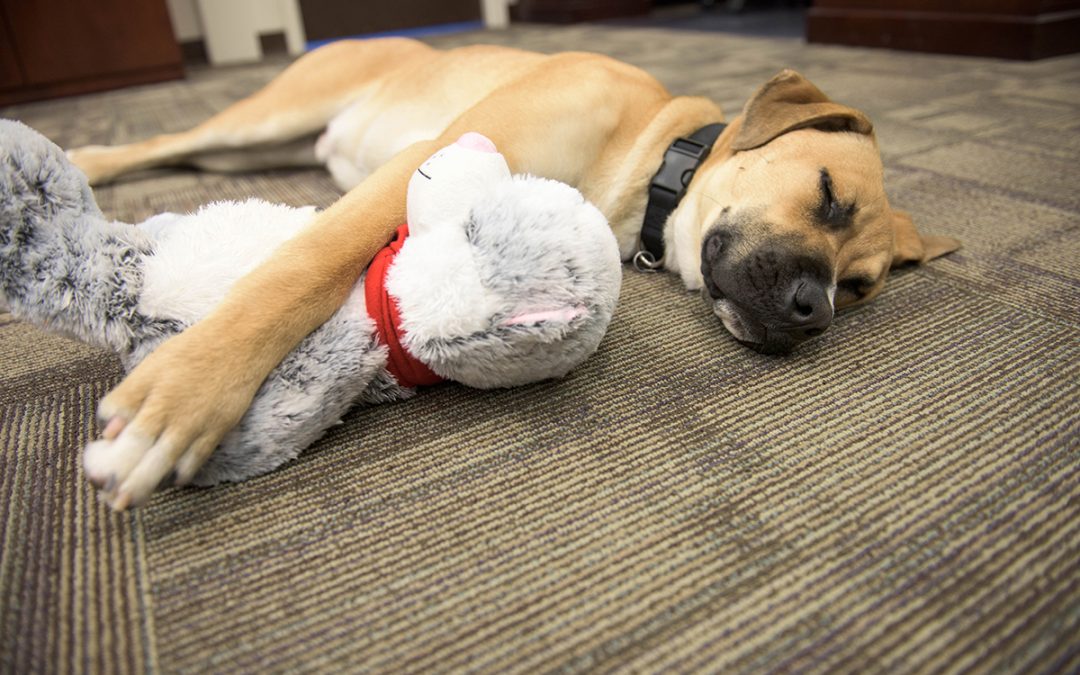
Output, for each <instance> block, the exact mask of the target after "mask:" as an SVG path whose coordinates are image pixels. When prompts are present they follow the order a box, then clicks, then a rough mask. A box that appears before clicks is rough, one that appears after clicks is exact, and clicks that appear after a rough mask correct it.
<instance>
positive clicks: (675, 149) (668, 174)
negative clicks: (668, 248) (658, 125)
mask: <svg viewBox="0 0 1080 675" xmlns="http://www.w3.org/2000/svg"><path fill="white" fill-rule="evenodd" d="M726 126H727V125H726V124H719V123H717V124H710V125H708V126H704V127H702V128H700V129H698V130H697V131H695V132H694V133H692V134H690V135H689V136H685V137H681V138H676V139H675V140H674V141H673V142H672V143H671V145H670V146H668V149H667V152H665V153H664V161H663V163H662V164H661V165H660V170H659V171H657V172H656V175H655V176H653V178H652V181H651V182H650V183H649V203H648V205H647V206H646V207H645V223H644V225H643V226H642V228H641V250H640V251H638V252H637V253H636V254H635V255H634V269H636V270H637V271H639V272H655V271H657V270H659V269H660V268H661V267H663V266H664V224H665V223H666V222H667V219H668V216H670V215H671V213H672V211H674V210H675V207H676V206H678V205H679V200H681V199H682V198H683V195H684V194H686V187H687V186H688V185H690V179H692V178H693V177H694V172H695V171H697V168H698V167H699V166H701V163H702V162H704V161H705V158H706V157H708V156H709V151H710V150H712V146H713V143H715V142H716V139H717V138H718V137H719V136H720V134H721V133H722V132H723V131H724V128H725V127H726Z"/></svg>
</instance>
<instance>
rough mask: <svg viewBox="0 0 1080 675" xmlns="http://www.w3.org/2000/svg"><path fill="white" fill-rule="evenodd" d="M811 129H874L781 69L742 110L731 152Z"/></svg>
mask: <svg viewBox="0 0 1080 675" xmlns="http://www.w3.org/2000/svg"><path fill="white" fill-rule="evenodd" d="M807 127H815V128H820V129H824V130H827V131H854V132H857V133H860V134H869V133H871V132H872V131H873V130H874V126H873V124H871V123H870V120H869V118H867V117H866V115H864V114H862V113H861V112H859V111H858V110H855V109H854V108H849V107H847V106H846V105H840V104H839V103H834V102H832V101H830V100H829V97H828V96H826V95H825V94H823V93H822V91H821V90H820V89H818V88H817V87H815V86H814V85H813V84H811V83H810V81H809V80H807V79H806V78H804V77H803V76H802V75H800V74H798V73H796V72H795V71H794V70H783V71H781V72H779V73H778V74H776V75H775V76H774V77H773V78H772V79H771V80H769V81H768V82H766V83H765V84H764V85H762V87H761V89H758V90H757V92H756V93H755V94H754V95H753V96H752V97H751V98H750V100H749V101H748V102H747V103H746V107H745V108H744V109H743V119H742V126H741V127H740V128H739V131H738V134H737V135H736V136H735V140H734V141H733V142H732V145H731V148H732V150H736V151H739V150H751V149H753V148H756V147H759V146H762V145H765V144H766V143H768V142H769V141H771V140H772V139H774V138H776V137H777V136H780V135H782V134H785V133H787V132H789V131H794V130H795V129H804V128H807Z"/></svg>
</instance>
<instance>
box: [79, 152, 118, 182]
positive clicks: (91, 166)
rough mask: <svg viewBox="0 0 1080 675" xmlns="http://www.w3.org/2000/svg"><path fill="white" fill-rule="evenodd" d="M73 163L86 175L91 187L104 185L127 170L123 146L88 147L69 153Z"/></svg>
mask: <svg viewBox="0 0 1080 675" xmlns="http://www.w3.org/2000/svg"><path fill="white" fill-rule="evenodd" d="M67 157H68V159H69V160H71V163H72V164H74V165H75V166H77V167H79V169H80V170H81V171H82V172H83V173H84V174H86V179H87V180H88V181H89V182H90V185H103V184H105V183H108V182H110V181H112V180H113V179H114V178H116V177H117V176H118V175H120V174H121V173H123V172H124V170H125V162H124V161H123V160H124V159H125V151H124V148H123V146H117V147H110V146H107V145H87V146H83V147H81V148H75V149H73V150H68V151H67Z"/></svg>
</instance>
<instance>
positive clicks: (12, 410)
mask: <svg viewBox="0 0 1080 675" xmlns="http://www.w3.org/2000/svg"><path fill="white" fill-rule="evenodd" d="M481 41H484V42H493V43H500V44H510V45H518V46H522V47H526V48H531V49H538V50H543V51H554V50H563V49H587V50H593V51H600V52H605V53H608V54H611V55H614V56H616V57H619V58H622V59H625V60H627V61H630V62H632V63H635V64H638V65H641V66H643V67H645V68H646V69H648V70H649V71H650V72H652V73H654V74H655V75H656V76H657V77H659V78H660V79H661V80H662V81H663V82H664V83H665V84H667V85H668V86H669V88H670V89H671V90H672V91H674V92H676V93H681V94H705V95H709V96H712V97H713V98H715V99H716V100H717V101H718V102H720V103H721V104H722V105H723V106H724V108H725V110H726V111H727V112H728V114H729V115H734V114H736V113H737V112H738V111H739V109H740V107H741V105H742V104H743V103H744V102H745V100H746V98H747V97H748V96H749V95H750V93H751V92H752V91H753V90H754V89H755V88H756V87H757V86H758V85H760V84H761V83H762V82H764V81H765V80H766V79H767V78H768V77H770V76H771V75H772V74H774V73H775V72H776V71H778V70H779V69H781V68H783V67H792V68H795V69H797V70H799V71H801V72H802V73H803V74H804V75H806V76H808V77H809V78H810V79H811V80H813V81H814V82H815V83H816V84H818V85H819V86H820V87H821V88H822V89H824V90H825V91H826V92H827V93H829V94H830V95H831V96H832V97H833V98H835V99H837V100H840V101H843V102H845V103H848V104H850V105H854V106H856V107H858V108H861V109H862V110H864V111H866V112H867V113H868V114H869V115H870V117H871V118H872V119H873V120H874V121H875V124H876V128H877V134H878V138H879V141H880V144H881V147H882V151H883V155H884V159H885V165H886V174H887V186H888V189H889V192H890V198H891V200H892V202H893V204H894V206H897V207H898V208H902V209H905V210H908V211H910V212H911V213H912V214H913V216H914V218H915V220H916V222H917V223H919V224H920V226H921V227H922V228H923V230H924V231H927V232H934V233H939V234H946V235H951V236H955V237H958V238H960V239H961V240H962V241H963V242H964V248H963V249H962V250H961V251H959V252H957V253H955V254H953V255H950V256H948V257H947V258H944V259H942V260H938V261H934V262H933V263H931V264H929V265H927V266H924V267H920V268H915V269H908V270H902V271H900V272H898V273H896V274H894V275H893V277H892V278H891V279H890V281H889V283H888V286H887V287H886V290H885V292H884V293H883V294H882V295H881V296H880V297H879V298H878V299H877V300H876V301H874V302H873V303H871V304H869V305H868V306H865V307H860V308H857V309H853V310H851V311H846V312H843V313H841V314H840V315H839V316H838V317H837V319H836V321H835V323H834V325H833V326H832V328H830V330H829V332H828V333H826V334H825V335H824V336H823V337H822V338H820V339H817V340H814V341H812V342H810V343H807V344H806V345H804V346H803V347H801V348H800V349H799V351H798V353H797V354H795V355H793V356H790V357H782V358H779V357H768V356H762V355H759V354H755V353H753V352H751V351H749V350H747V349H745V348H743V347H741V346H739V345H737V344H736V343H735V342H734V341H733V340H731V339H730V338H729V337H728V336H727V335H726V334H725V332H724V330H723V328H722V327H721V326H720V324H719V322H718V321H717V320H716V319H715V318H714V317H712V316H710V315H709V314H708V312H707V311H706V309H705V307H704V306H703V303H702V301H701V299H700V298H699V297H697V296H696V295H695V294H691V293H687V292H686V291H685V290H683V289H682V287H681V286H680V284H679V282H678V281H677V280H676V279H675V278H673V277H671V276H667V275H643V274H638V273H635V272H634V271H633V270H631V269H630V268H626V269H625V271H624V287H623V294H622V300H621V303H620V306H619V309H618V311H617V313H616V316H615V319H614V321H613V323H612V325H611V328H610V332H609V335H608V336H607V338H606V339H605V341H604V343H603V345H602V346H601V348H600V350H599V352H598V353H597V354H596V355H595V356H594V357H593V358H591V359H590V360H589V361H588V362H587V363H586V364H585V365H584V366H583V367H581V368H579V369H577V370H576V371H575V372H573V373H572V374H571V375H570V376H569V377H567V378H565V379H564V380H561V381H558V382H547V383H542V384H538V385H534V386H529V387H524V388H520V389H514V390H507V391H498V392H477V391H471V390H468V389H465V388H463V387H460V386H457V385H441V386H437V387H433V388H431V389H430V390H428V391H425V392H422V393H421V395H418V396H416V397H415V398H413V399H411V400H409V401H405V402H401V403H396V404H391V405H383V406H377V407H371V408H364V409H357V410H355V411H353V412H352V413H350V414H349V415H348V417H347V418H346V419H345V421H344V423H343V424H341V425H339V426H337V427H335V428H333V429H332V430H331V431H330V432H329V433H328V434H327V436H326V437H325V438H323V439H322V440H321V441H319V442H318V443H317V444H316V445H315V446H314V447H313V448H311V449H310V450H309V451H307V452H305V453H304V454H302V455H301V457H300V458H299V459H297V460H296V461H294V462H292V463H291V464H289V465H287V466H286V467H284V468H282V469H281V470H279V471H277V472H274V473H272V474H270V475H268V476H265V477H262V478H259V479H256V480H252V481H250V482H247V483H244V484H240V485H231V486H225V487H219V488H213V489H173V490H169V491H165V492H162V493H160V494H158V495H156V496H155V497H154V498H153V499H152V501H151V502H150V503H149V504H148V505H146V506H145V507H144V508H140V509H138V510H136V511H134V512H131V513H125V514H120V515H117V514H112V513H110V512H109V511H108V510H107V509H105V508H104V507H103V505H102V504H100V503H99V502H98V500H97V498H96V495H95V493H94V491H93V490H92V489H91V488H89V487H88V486H87V484H86V482H85V480H84V479H83V476H82V473H81V468H80V461H79V451H80V448H81V447H82V446H83V444H85V443H86V442H87V441H88V440H90V439H91V438H92V436H93V434H94V428H95V427H94V419H93V416H94V407H95V403H96V401H97V400H98V399H99V398H100V397H101V396H103V395H104V393H105V392H106V391H108V389H109V388H110V387H112V386H114V385H115V384H116V383H117V382H118V381H119V378H120V375H121V371H120V368H119V365H118V363H117V361H116V360H115V359H113V358H112V357H111V356H109V355H108V354H106V353H103V352H100V351H98V350H95V349H92V348H89V347H85V346H82V345H80V344H78V343H74V342H71V341H69V340H66V339H63V338H59V337H55V336H50V335H47V334H45V333H43V332H41V331H38V330H36V329H34V328H32V327H30V326H28V325H26V324H23V323H20V322H18V321H15V320H14V319H13V318H12V317H11V316H10V315H8V314H2V313H0V543H2V553H0V670H2V671H4V672H18V673H23V672H110V673H111V672H116V673H123V672H168V673H173V672H215V671H236V672H253V671H259V672H263V671H265V672H284V671H289V672H312V671H324V672H325V671H347V672H392V673H409V672H423V673H427V672H464V671H469V672H487V673H506V672H522V673H534V672H570V673H573V672H725V673H727V672H744V673H760V672H823V673H833V672H852V673H869V672H890V673H895V672H931V671H942V670H944V671H951V672H968V671H976V672H1025V673H1029V672H1030V673H1035V672H1062V671H1070V670H1071V671H1075V670H1076V669H1077V668H1080V639H1078V638H1077V636H1078V635H1080V588H1078V584H1080V555H1078V548H1080V398H1078V394H1080V391H1078V389H1080V388H1078V382H1080V358H1078V357H1080V330H1078V328H1080V321H1078V314H1077V310H1078V308H1080V263H1078V261H1080V232H1078V230H1080V189H1078V188H1080V170H1078V169H1077V165H1078V160H1080V133H1077V132H1078V131H1080V57H1076V56H1073V57H1064V58H1057V59H1050V60H1045V61H1039V62H1034V63H1016V62H1004V61H995V60H986V59H971V58H959V57H947V56H929V55H918V54H911V53H903V54H899V53H893V52H888V51H872V50H863V49H851V48H842V47H828V46H818V45H806V44H803V43H802V42H801V41H798V40H789V39H777V38H773V39H768V38H752V37H734V36H720V35H716V34H706V33H693V32H685V31H681V32H665V31H653V30H637V29H627V28H613V27H597V26H588V25H585V26H574V27H565V28H546V27H530V26H515V27H513V28H511V29H509V30H506V31H500V32H486V33H485V32H478V33H471V34H466V35H459V36H446V37H440V38H435V39H433V40H432V42H434V43H436V44H440V45H459V44H466V43H471V42H481ZM283 66H284V62H283V61H272V62H266V63H262V64H259V65H253V66H244V67H230V68H218V69H209V68H203V69H194V70H192V71H191V72H190V75H189V77H188V79H187V80H186V81H183V82H176V83H168V84H161V85H154V86H147V87H140V88H135V89H127V90H122V91H116V92H111V93H105V94H97V95H90V96H83V97H78V98H70V99H63V100H58V101H51V102H42V103H36V104H27V105H21V106H18V107H13V108H7V109H4V110H2V111H0V114H2V116H4V117H14V118H17V119H21V120H23V121H25V122H26V123H28V124H30V125H32V126H34V127H36V128H38V129H39V130H41V131H42V132H43V133H45V134H46V135H48V136H50V137H51V138H53V139H54V140H55V141H57V142H58V143H60V144H61V145H62V146H66V147H71V146H75V145H81V144H86V143H116V142H124V141H129V140H135V139H139V138H143V137H145V136H148V135H150V134H154V133H159V132H163V131H175V130H179V129H183V128H185V127H187V126H190V125H191V124H193V123H195V122H197V121H200V120H202V119H204V118H205V117H206V116H208V115H210V114H211V113H212V112H214V111H216V110H219V109H221V108H222V107H224V106H225V105H227V104H228V103H230V102H231V101H234V100H236V99H237V98H239V97H241V96H243V95H245V94H247V93H249V92H251V91H252V90H254V89H255V88H257V87H258V86H260V85H261V84H263V83H265V82H266V81H267V80H268V79H269V78H270V77H271V76H273V75H274V74H275V73H276V72H278V71H280V69H281V68H282V67H283ZM97 195H98V198H99V201H100V203H101V206H102V208H103V210H104V211H105V212H106V214H108V215H110V216H112V217H116V218H120V219H126V220H135V219H141V218H144V217H146V216H149V215H151V214H153V213H157V212H160V211H164V210H174V211H182V210H188V209H192V208H194V207H196V206H197V205H199V204H201V203H204V202H206V201H210V200H214V199H229V198H242V197H246V196H250V195H258V196H261V197H264V198H267V199H271V200H275V201H281V202H286V203H289V204H294V205H303V204H317V205H319V206H327V205H328V204H330V203H331V202H332V201H333V200H334V199H335V198H336V196H337V192H336V190H335V189H334V187H333V184H332V183H331V181H330V180H329V178H328V177H327V176H326V175H325V174H324V173H323V172H321V171H315V170H289V171H272V172H265V173H258V174H248V175H232V176H221V175H209V174H197V173H194V172H188V171H182V170H169V171H155V172H152V173H148V174H145V175H143V176H142V177H141V178H140V179H139V180H129V181H125V182H122V183H119V184H117V185H114V186H108V187H103V188H101V189H99V190H98V191H97Z"/></svg>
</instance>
